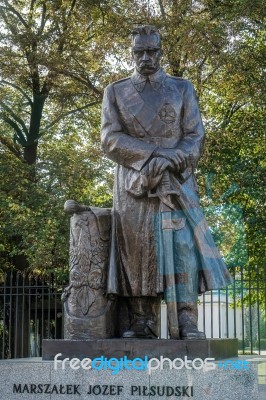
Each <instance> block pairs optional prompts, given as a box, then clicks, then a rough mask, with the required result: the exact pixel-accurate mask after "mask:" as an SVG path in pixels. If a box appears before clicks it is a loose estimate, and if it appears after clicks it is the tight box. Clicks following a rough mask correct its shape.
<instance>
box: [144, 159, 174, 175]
mask: <svg viewBox="0 0 266 400" xmlns="http://www.w3.org/2000/svg"><path fill="white" fill-rule="evenodd" d="M166 169H174V164H173V163H172V162H171V161H170V160H168V159H166V158H163V157H156V158H153V159H152V160H151V161H150V162H149V174H152V175H153V176H154V177H156V176H159V175H162V174H163V172H164V171H165V170H166Z"/></svg>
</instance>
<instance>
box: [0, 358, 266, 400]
mask: <svg viewBox="0 0 266 400" xmlns="http://www.w3.org/2000/svg"><path fill="white" fill-rule="evenodd" d="M248 358H249V357H239V358H238V359H237V358H236V359H235V360H234V359H233V361H236V362H238V361H239V360H240V361H242V362H243V361H250V360H248ZM219 364H220V362H218V363H216V368H215V369H213V370H211V371H207V370H204V369H202V370H195V369H192V370H187V369H185V368H182V369H181V370H178V371H177V370H170V369H169V368H167V367H166V368H163V369H162V370H155V371H152V373H151V374H150V375H149V374H148V371H137V370H134V371H126V370H122V371H120V372H119V373H117V374H116V375H114V374H113V373H112V371H110V370H101V371H97V370H92V369H90V370H84V369H79V370H73V369H71V368H70V365H69V363H66V365H65V368H64V369H57V370H55V368H54V362H53V361H43V360H41V359H23V360H0V371H1V374H0V399H5V400H17V399H21V400H22V399H25V400H29V399H34V400H39V399H40V400H59V399H68V400H74V399H80V400H85V399H87V400H96V399H97V400H104V399H109V398H111V399H113V400H135V399H154V400H155V399H156V400H157V399H181V398H182V399H187V398H193V399H194V400H203V399H204V400H214V399H215V400H232V398H236V399H238V400H250V399H252V400H262V399H264V398H265V397H263V396H264V394H265V391H264V390H263V391H262V390H261V388H259V387H258V386H265V385H258V383H259V382H258V375H259V376H260V375H261V371H266V369H265V368H263V369H261V370H260V371H259V372H258V367H259V366H262V367H263V365H264V366H265V365H266V358H264V359H260V360H259V361H258V362H256V361H254V362H253V361H252V360H251V362H250V364H249V365H248V369H242V370H235V369H224V368H221V366H219ZM262 389H263V388H262Z"/></svg>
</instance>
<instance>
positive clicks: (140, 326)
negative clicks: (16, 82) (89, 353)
mask: <svg viewBox="0 0 266 400" xmlns="http://www.w3.org/2000/svg"><path fill="white" fill-rule="evenodd" d="M132 57H133V60H134V63H135V71H134V72H133V74H132V75H131V76H130V77H128V78H125V79H121V80H120V81H117V82H114V83H112V84H110V85H109V86H108V87H107V88H106V90H105V93H104V100H103V112H102V145H103V149H104V151H105V153H106V155H107V157H109V158H110V159H111V160H113V161H115V162H116V163H117V168H116V175H115V184H114V204H113V220H112V245H111V254H110V265H109V272H108V284H107V293H108V294H112V295H115V296H118V297H123V298H126V299H127V306H128V308H129V311H130V316H131V320H130V325H129V327H128V328H127V329H126V330H125V331H124V333H123V337H124V338H132V337H144V338H152V337H158V326H159V322H158V319H159V318H158V312H159V306H160V301H161V298H162V296H164V298H165V300H166V302H167V306H168V319H169V329H170V336H171V337H172V338H176V339H177V338H181V339H204V338H205V335H204V333H202V332H199V331H198V329H197V318H198V317H197V296H198V293H202V292H205V291H206V290H210V289H217V288H221V287H224V286H226V285H228V284H229V283H231V277H230V274H229V273H228V270H227V268H226V266H225V265H224V263H223V261H222V259H221V257H220V256H219V254H218V252H217V249H216V248H215V245H214V243H213V240H212V237H211V235H210V232H209V229H208V227H207V225H206V222H205V219H204V217H203V215H202V212H201V211H200V208H199V199H198V195H197V183H196V180H195V176H194V173H193V171H194V168H195V166H196V165H197V162H198V159H199V157H200V155H201V152H202V145H203V141H204V128H203V125H202V121H201V117H200V112H199V107H198V102H197V97H196V94H195V91H194V88H193V86H192V84H191V83H190V82H189V81H188V80H186V79H182V78H177V77H173V76H169V75H167V74H166V73H165V72H164V71H163V70H162V68H161V67H160V60H161V57H162V49H161V39H160V34H159V32H158V30H157V29H156V28H155V27H154V26H149V25H146V26H140V27H137V28H135V29H134V30H133V32H132Z"/></svg>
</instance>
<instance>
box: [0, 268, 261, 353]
mask: <svg viewBox="0 0 266 400" xmlns="http://www.w3.org/2000/svg"><path fill="white" fill-rule="evenodd" d="M233 277H234V283H233V284H232V285H231V286H230V287H228V288H226V289H220V290H217V291H212V292H207V293H205V294H203V296H200V298H199V299H200V301H199V321H200V320H201V324H202V327H200V326H199V328H200V329H203V330H204V331H205V332H206V334H207V337H219V338H223V337H232V338H233V337H236V338H238V339H239V351H240V352H241V353H244V352H245V353H255V354H266V321H265V308H266V299H265V296H266V280H265V273H263V271H259V270H258V269H253V270H251V269H244V268H240V269H237V270H236V271H235V272H233ZM0 279H1V281H0V357H1V358H2V359H6V358H21V357H38V356H41V354H42V348H41V346H42V339H44V338H56V339H60V338H63V312H64V311H63V308H62V303H61V295H62V290H63V288H64V287H65V286H66V284H67V283H66V282H62V281H59V280H56V279H55V277H54V276H53V275H51V276H48V277H46V276H44V277H39V276H34V275H27V274H21V273H16V272H14V271H11V272H9V273H5V274H2V275H0ZM161 323H162V324H166V323H167V322H166V318H165V319H164V320H162V321H161ZM165 330H166V329H165ZM166 337H167V335H166ZM263 352H265V353H263Z"/></svg>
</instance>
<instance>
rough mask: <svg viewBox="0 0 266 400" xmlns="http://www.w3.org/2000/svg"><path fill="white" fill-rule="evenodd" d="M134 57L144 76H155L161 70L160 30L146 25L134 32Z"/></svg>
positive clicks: (138, 68) (138, 69) (139, 70)
mask: <svg viewBox="0 0 266 400" xmlns="http://www.w3.org/2000/svg"><path fill="white" fill-rule="evenodd" d="M132 57H133V60H134V61H135V64H136V68H137V71H138V72H139V73H140V74H142V75H151V74H154V73H155V72H156V71H157V70H158V69H159V68H160V60H161V57H162V49H161V37H160V33H159V31H158V29H156V28H155V27H154V26H151V25H144V26H138V27H136V28H135V29H134V30H133V31H132Z"/></svg>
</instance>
